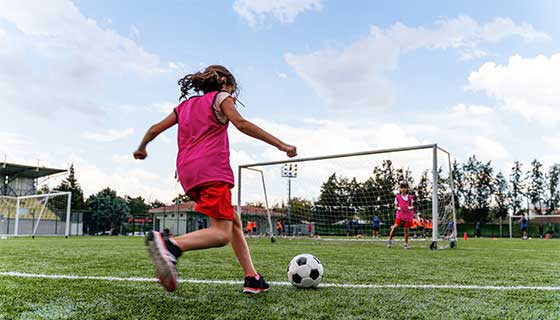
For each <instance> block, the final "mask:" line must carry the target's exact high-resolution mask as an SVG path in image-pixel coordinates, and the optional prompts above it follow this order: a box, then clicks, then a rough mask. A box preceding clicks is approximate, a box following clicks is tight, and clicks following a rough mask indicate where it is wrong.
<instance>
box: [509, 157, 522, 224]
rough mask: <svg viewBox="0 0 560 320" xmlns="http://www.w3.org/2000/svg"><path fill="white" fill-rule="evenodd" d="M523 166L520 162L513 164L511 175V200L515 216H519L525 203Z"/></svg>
mask: <svg viewBox="0 0 560 320" xmlns="http://www.w3.org/2000/svg"><path fill="white" fill-rule="evenodd" d="M521 167H522V165H521V163H520V162H519V161H515V162H514V163H513V167H512V168H511V175H510V180H509V181H510V184H511V190H510V196H509V198H510V200H511V208H512V211H513V214H514V215H519V211H521V204H522V203H523V195H524V192H523V189H524V188H525V183H524V180H525V179H524V178H523V170H522V169H521Z"/></svg>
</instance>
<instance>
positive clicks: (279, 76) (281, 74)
mask: <svg viewBox="0 0 560 320" xmlns="http://www.w3.org/2000/svg"><path fill="white" fill-rule="evenodd" d="M278 78H280V79H288V75H287V74H285V73H283V72H280V73H278Z"/></svg>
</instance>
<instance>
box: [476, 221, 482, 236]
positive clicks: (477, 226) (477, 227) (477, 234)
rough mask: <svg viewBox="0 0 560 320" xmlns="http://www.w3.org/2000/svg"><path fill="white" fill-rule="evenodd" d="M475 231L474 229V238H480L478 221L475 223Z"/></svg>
mask: <svg viewBox="0 0 560 320" xmlns="http://www.w3.org/2000/svg"><path fill="white" fill-rule="evenodd" d="M475 229H476V237H477V238H480V237H481V231H480V221H477V222H476V225H475Z"/></svg>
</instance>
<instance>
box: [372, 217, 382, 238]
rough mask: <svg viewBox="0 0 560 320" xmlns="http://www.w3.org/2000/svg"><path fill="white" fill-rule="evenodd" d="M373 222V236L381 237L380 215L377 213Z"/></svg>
mask: <svg viewBox="0 0 560 320" xmlns="http://www.w3.org/2000/svg"><path fill="white" fill-rule="evenodd" d="M372 224H373V237H374V238H379V225H380V224H381V221H380V220H379V217H378V216H377V215H374V216H373V219H372Z"/></svg>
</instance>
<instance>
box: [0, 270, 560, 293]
mask: <svg viewBox="0 0 560 320" xmlns="http://www.w3.org/2000/svg"><path fill="white" fill-rule="evenodd" d="M1 276H4V277H16V278H38V279H64V280H96V281H123V282H157V279H155V278H141V277H108V276H77V275H62V274H34V273H21V272H13V271H9V272H0V277H1ZM179 282H181V283H194V284H215V285H243V281H236V280H202V279H179ZM270 284H271V285H275V286H291V283H289V282H286V281H271V282H270ZM320 287H327V288H348V289H459V290H463V289H470V290H498V291H508V290H543V291H560V286H556V287H554V286H479V285H455V284H351V283H321V284H320Z"/></svg>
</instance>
